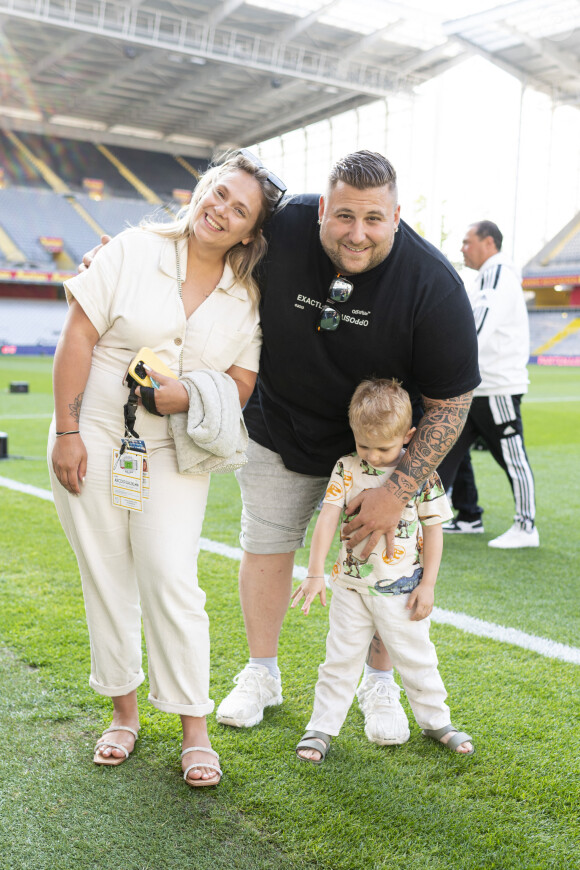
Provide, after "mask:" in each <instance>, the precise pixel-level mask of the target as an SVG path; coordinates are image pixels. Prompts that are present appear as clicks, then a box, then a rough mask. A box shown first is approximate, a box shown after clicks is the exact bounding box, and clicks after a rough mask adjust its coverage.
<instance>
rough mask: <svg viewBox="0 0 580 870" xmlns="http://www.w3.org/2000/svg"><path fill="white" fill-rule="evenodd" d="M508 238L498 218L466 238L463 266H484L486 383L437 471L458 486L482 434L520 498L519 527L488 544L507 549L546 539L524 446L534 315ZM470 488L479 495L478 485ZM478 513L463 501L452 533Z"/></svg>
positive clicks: (478, 285) (480, 304)
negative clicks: (506, 249)
mask: <svg viewBox="0 0 580 870" xmlns="http://www.w3.org/2000/svg"><path fill="white" fill-rule="evenodd" d="M502 240H503V236H502V234H501V232H500V231H499V229H498V227H497V225H496V224H494V223H492V221H479V222H478V223H475V224H472V225H471V226H470V227H468V229H467V232H466V234H465V237H464V239H463V245H462V248H461V252H462V254H463V260H464V262H465V265H466V266H467V267H468V268H470V269H477V270H478V274H477V278H476V280H475V283H474V286H473V288H472V289H471V290H470V291H468V292H469V298H470V302H471V305H472V308H473V315H474V318H475V326H476V329H477V341H478V348H479V370H480V373H481V384H480V385H479V386H478V387H476V389H475V391H474V398H473V402H472V405H471V408H470V410H469V414H468V416H467V421H466V424H465V427H464V429H463V432H462V433H461V435H460V436H459V439H458V440H457V442H456V444H455V446H454V447H453V448H452V449H451V451H450V452H449V453H448V454H447V456H446V457H445V459H444V460H443V462H442V463H441V465H440V466H439V469H438V471H439V475H440V477H441V480H442V481H443V484H444V486H445V488H446V489H449V488H450V487H452V486H453V483H454V480H455V476H456V473H457V470H458V468H459V466H460V464H461V462H462V460H463V458H464V456H465V453H466V451H467V450H469V448H470V447H471V445H472V444H473V442H474V441H475V439H476V438H477V436H478V435H480V436H481V437H482V438H483V440H484V441H485V442H486V444H487V445H488V447H489V450H490V452H491V454H492V456H493V458H494V459H495V460H496V462H497V463H498V464H499V465H500V466H501V467H502V468H503V470H504V471H505V473H506V474H507V477H508V480H509V482H510V486H511V488H512V491H513V495H514V501H515V516H514V522H513V525H512V526H511V528H509V529H508V530H507V532H504V533H503V535H500V536H499V537H498V538H494V540H492V541H489V546H490V547H494V548H498V549H503V550H506V549H516V548H519V547H538V546H539V544H540V539H539V535H538V530H537V528H536V526H535V515H536V504H535V492H534V476H533V474H532V469H531V468H530V463H529V460H528V457H527V454H526V450H525V446H524V429H523V425H522V417H521V410H520V406H521V399H522V395H523V394H524V393H526V392H527V390H528V383H529V379H528V372H527V363H528V359H529V352H530V334H529V326H528V312H527V309H526V305H525V302H524V296H523V293H522V279H521V273H520V272H519V270H518V269H517V267H516V266H515V265H514V264H513V263H512V262H511V260H510V259H509V258H508V257H507V256H506V255H505V254H504V253H502V250H501V246H502ZM471 491H472V492H475V493H477V490H476V489H475V487H473V489H472V490H471ZM480 517H481V508H479V507H478V505H477V495H475V497H474V503H473V504H472V505H467V504H465V502H462V507H461V511H460V513H459V514H458V515H457V516H456V517H455V520H453V521H452V522H451V523H450V524H449V528H448V531H451V532H469V531H470V530H471V526H472V525H473V523H476V524H477V523H478V522H479V524H480V525H481V519H480Z"/></svg>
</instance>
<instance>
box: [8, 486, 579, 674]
mask: <svg viewBox="0 0 580 870" xmlns="http://www.w3.org/2000/svg"><path fill="white" fill-rule="evenodd" d="M0 486H4V487H6V488H7V489H12V490H15V491H16V492H23V493H25V494H26V495H34V496H36V497H37V498H42V499H44V500H45V501H54V499H53V496H52V493H51V492H49V490H47V489H40V488H39V487H37V486H31V485H30V484H28V483H19V482H18V481H16V480H10V479H9V478H7V477H0ZM199 545H200V548H201V549H202V550H205V551H206V552H208V553H214V554H215V555H217V556H224V557H225V558H226V559H232V560H234V561H236V562H239V561H240V559H241V558H242V550H241V549H240V548H239V547H230V546H228V545H227V544H222V543H220V542H219V541H211V540H210V539H209V538H200V540H199ZM306 573H307V569H306V568H302V567H300V566H298V565H295V566H294V575H293V576H294V578H295V579H296V580H304V578H305V577H306ZM327 579H328V578H327ZM431 619H432V621H433V622H439V623H441V624H442V625H452V626H453V627H454V628H458V629H459V630H460V631H465V632H467V633H468V634H474V635H476V636H477V637H488V638H490V639H491V640H497V641H500V642H501V643H509V644H512V645H513V646H519V647H521V648H522V649H527V650H530V651H531V652H535V653H538V655H541V656H544V657H545V658H550V659H559V660H560V661H563V662H570V663H571V664H574V665H580V649H578V648H577V647H574V646H567V645H566V644H564V643H558V642H557V641H554V640H550V639H549V638H547V637H538V636H537V635H535V634H526V632H525V631H520V630H519V629H517V628H509V627H508V628H506V627H505V626H503V625H496V624H495V623H494V622H485V620H483V619H477V618H476V617H474V616H468V615H467V614H466V613H455V612H453V611H452V610H443V609H442V608H441V607H434V608H433V613H432V614H431Z"/></svg>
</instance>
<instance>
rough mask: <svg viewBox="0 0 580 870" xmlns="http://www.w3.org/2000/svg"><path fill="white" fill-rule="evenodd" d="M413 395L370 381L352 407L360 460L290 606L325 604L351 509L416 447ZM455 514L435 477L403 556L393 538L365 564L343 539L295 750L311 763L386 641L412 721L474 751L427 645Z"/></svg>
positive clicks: (336, 490) (336, 475)
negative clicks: (375, 648) (330, 560)
mask: <svg viewBox="0 0 580 870" xmlns="http://www.w3.org/2000/svg"><path fill="white" fill-rule="evenodd" d="M411 420H412V411H411V402H410V400H409V395H408V393H407V392H406V391H405V390H404V389H403V388H402V387H401V385H400V384H399V383H398V382H397V381H395V380H379V379H377V380H367V381H363V382H362V383H361V384H360V385H359V386H358V387H357V389H356V390H355V393H354V395H353V397H352V400H351V403H350V408H349V422H350V426H351V429H352V431H353V434H354V438H355V444H356V453H351V454H350V455H349V456H343V457H342V458H341V459H339V461H338V462H337V463H336V465H335V467H334V471H333V473H332V476H331V478H330V482H329V485H328V488H327V491H326V495H325V497H324V503H323V506H322V510H321V511H320V515H319V517H318V520H317V523H316V528H315V530H314V535H313V538H312V545H311V547H310V560H309V563H308V576H307V578H306V580H305V581H304V582H303V583H301V584H300V586H299V587H298V588H297V589H296V591H295V592H294V594H293V596H292V598H293V603H292V607H296V605H297V604H298V602H299V601H300V600H301V599H302V598H304V603H303V605H302V611H303V613H305V614H308V612H309V609H310V605H311V603H312V602H313V600H314V599H315V598H316V596H317V595H319V596H320V601H321V603H322V604H323V605H325V604H326V590H325V581H324V562H325V559H326V556H327V554H328V551H329V549H330V546H331V544H332V541H333V538H334V533H335V531H336V527H337V525H338V523H339V521H342V522H345V516H344V513H343V511H344V508H345V507H346V506H347V505H348V504H349V502H350V500H351V499H352V498H354V497H355V496H356V495H358V494H360V493H361V492H362V491H363V490H364V489H369V488H371V487H373V486H381V485H382V484H383V483H384V482H385V481H386V480H387V478H388V476H389V475H390V474H391V473H392V472H393V470H394V468H395V467H396V465H397V463H398V462H399V459H400V456H401V452H402V450H403V445H404V444H408V442H409V441H410V440H411V438H412V436H413V433H414V431H415V430H414V429H413V428H412V427H411ZM451 516H452V512H451V509H450V507H449V504H448V502H447V498H446V496H445V491H444V489H443V486H442V485H441V481H440V480H439V476H438V475H437V474H436V473H433V474H432V475H431V477H430V478H429V479H428V480H427V481H426V483H425V484H424V485H423V487H422V488H421V490H420V491H419V492H417V493H416V495H415V496H414V497H413V498H412V499H411V501H409V503H408V504H407V506H406V507H405V509H404V511H403V514H402V517H401V520H400V522H399V526H398V529H397V533H396V536H395V552H394V556H393V557H392V558H390V559H388V558H387V556H386V549H385V544H386V542H385V539H384V538H382V539H381V540H380V541H379V543H378V545H377V547H376V548H375V552H373V553H372V554H371V555H370V556H369V557H368V559H366V560H364V561H363V560H361V558H359V556H360V553H361V551H362V549H363V547H364V542H363V543H361V544H359V545H358V546H356V547H355V548H354V550H352V549H350V548H349V547H348V541H347V540H346V541H345V540H343V541H342V543H341V550H340V554H339V557H338V559H337V561H336V563H335V565H334V567H333V569H332V574H331V580H332V601H331V605H330V616H329V623H330V629H329V632H328V637H327V639H326V661H325V662H324V664H322V665H321V666H320V668H319V670H318V674H319V676H318V682H317V684H316V690H315V696H314V709H313V711H312V716H311V718H310V722H309V723H308V725H307V729H308V730H307V732H306V734H305V735H304V737H303V738H302V740H301V741H300V743H299V744H298V746H297V747H296V753H297V755H298V757H299V758H300V759H302V760H303V761H309V762H312V763H313V764H321V763H322V762H323V761H324V758H325V756H326V753H327V752H328V748H329V746H330V738H331V736H336V735H337V734H338V733H339V731H340V727H341V725H342V723H343V722H344V720H345V718H346V715H347V713H348V710H349V707H350V705H351V703H352V700H353V697H354V694H355V689H356V685H357V683H358V679H359V677H360V673H361V670H362V667H363V663H364V660H365V656H366V653H367V650H368V646H369V643H370V640H371V638H372V637H373V635H374V633H375V631H378V633H379V634H380V636H381V638H382V640H383V643H384V644H385V646H386V648H387V650H388V652H389V654H390V656H391V659H392V661H393V664H394V665H395V667H396V668H397V670H398V671H399V673H400V675H401V679H402V681H403V686H404V687H405V691H406V693H407V697H408V699H409V703H410V705H411V708H412V710H413V714H414V716H415V719H416V720H417V723H418V724H419V726H420V727H421V728H422V729H423V734H424V735H425V736H426V737H431V738H433V739H434V740H438V741H439V742H440V743H442V744H443V745H444V746H445V747H446V748H447V749H449V750H452V751H454V752H457V753H459V754H464V755H472V754H473V752H474V748H473V745H472V743H471V737H470V736H469V735H468V734H465V733H464V732H461V731H457V729H456V728H454V726H453V725H451V724H450V714H449V708H448V706H447V704H445V698H446V697H447V692H446V691H445V687H444V685H443V681H442V680H441V677H440V676H439V671H438V670H437V656H436V654H435V647H434V646H433V644H432V643H431V641H430V640H429V623H430V620H429V618H428V617H429V614H430V613H431V611H432V609H433V600H434V589H435V582H436V580H437V572H438V570H439V564H440V561H441V553H442V550H443V531H442V528H441V526H442V523H444V522H446V521H447V519H449V518H450V517H451Z"/></svg>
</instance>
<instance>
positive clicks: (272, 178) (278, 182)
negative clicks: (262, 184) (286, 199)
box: [238, 148, 288, 199]
mask: <svg viewBox="0 0 580 870" xmlns="http://www.w3.org/2000/svg"><path fill="white" fill-rule="evenodd" d="M238 154H241V155H242V156H243V157H245V158H246V160H249V161H250V163H252V164H253V165H254V166H255V167H256V169H265V170H266V172H267V173H268V174H267V176H266V178H267V179H268V181H269V182H270V184H273V185H274V187H275V188H277V189H278V190H279V191H280V199H282V197H283V196H284V194H285V193H286V191H287V189H288V188H287V187H286V185H285V184H284V182H283V181H282V179H281V178H278V176H277V175H274V173H273V172H270V170H269V169H268V167H267V166H264V164H263V163H262V161H261V160H260V158H259V157H256V155H255V154H252V152H251V151H248V149H247V148H240V150H239V151H238Z"/></svg>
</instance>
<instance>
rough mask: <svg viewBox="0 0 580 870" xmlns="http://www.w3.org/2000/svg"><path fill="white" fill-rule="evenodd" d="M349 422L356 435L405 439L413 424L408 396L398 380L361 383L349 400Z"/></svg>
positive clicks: (379, 379) (373, 379)
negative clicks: (402, 437) (401, 437)
mask: <svg viewBox="0 0 580 870" xmlns="http://www.w3.org/2000/svg"><path fill="white" fill-rule="evenodd" d="M348 421H349V423H350V428H351V429H352V430H353V432H355V433H357V432H366V433H368V434H369V435H383V436H384V437H385V438H394V437H395V436H397V435H406V434H407V432H408V431H409V429H410V428H411V426H412V424H413V409H412V408H411V400H410V398H409V394H408V392H407V391H406V390H404V389H403V387H402V386H401V383H400V381H397V380H396V379H395V378H369V379H368V380H365V381H362V382H361V383H360V384H359V385H358V387H357V388H356V390H355V391H354V393H353V396H352V399H351V400H350V405H349V408H348Z"/></svg>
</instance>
